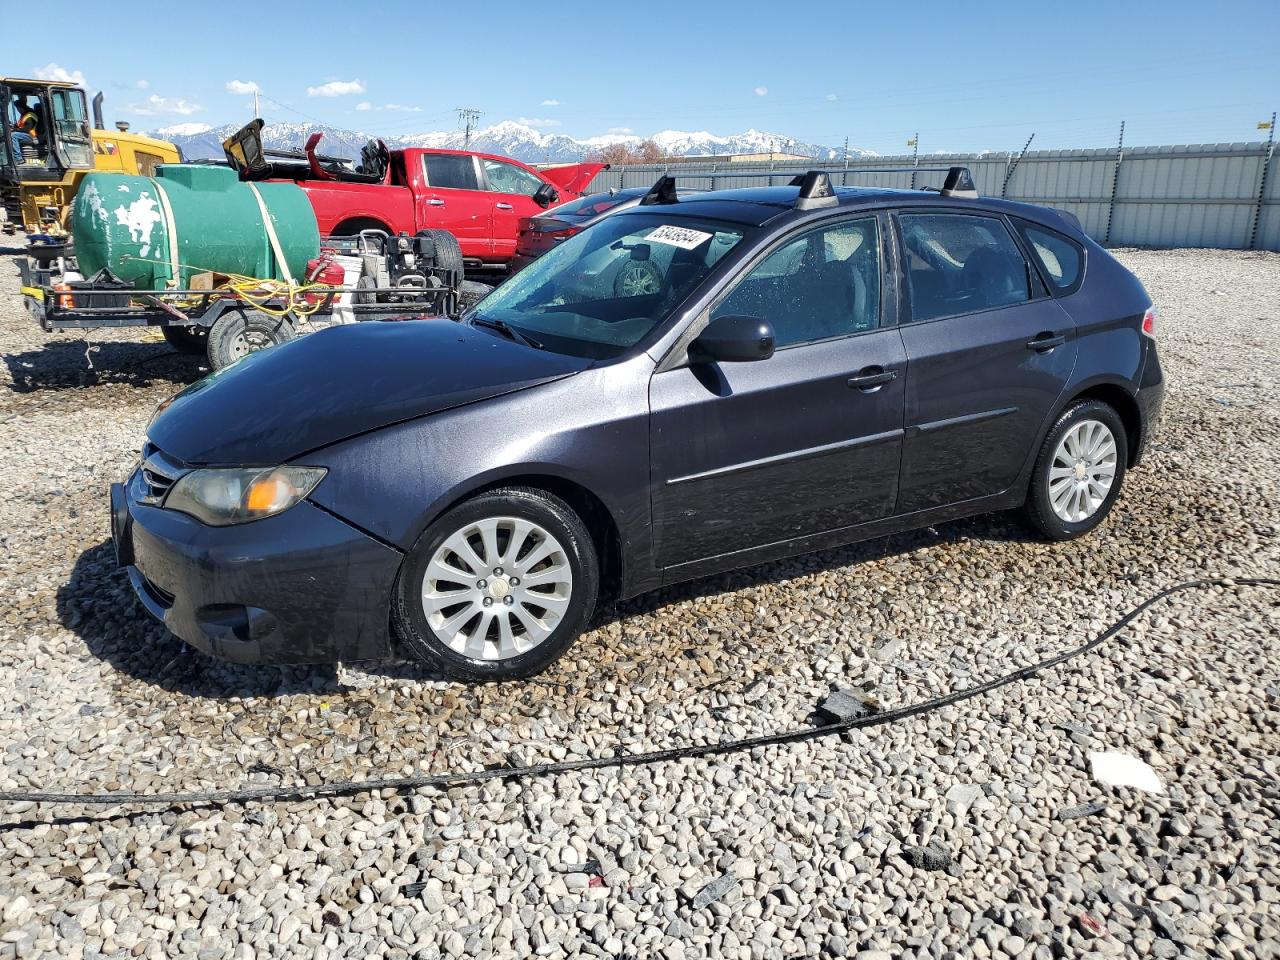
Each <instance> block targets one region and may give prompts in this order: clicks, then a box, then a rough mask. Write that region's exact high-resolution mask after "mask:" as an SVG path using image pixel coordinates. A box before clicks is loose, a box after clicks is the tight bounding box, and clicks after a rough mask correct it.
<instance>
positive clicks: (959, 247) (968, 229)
mask: <svg viewBox="0 0 1280 960" xmlns="http://www.w3.org/2000/svg"><path fill="white" fill-rule="evenodd" d="M898 224H899V227H900V230H901V233H902V249H903V259H904V261H905V263H904V265H905V267H906V274H907V282H908V284H909V286H910V291H911V321H912V322H918V321H921V320H934V319H937V318H938V317H946V316H950V315H952V314H957V313H971V312H973V311H975V310H993V309H995V308H996V307H1005V306H1009V305H1010V304H1015V303H1025V302H1026V301H1027V300H1030V299H1031V278H1030V275H1029V274H1028V272H1027V261H1026V260H1025V259H1024V258H1023V256H1022V253H1021V252H1020V251H1019V250H1018V245H1017V243H1015V242H1014V239H1013V235H1012V234H1011V233H1009V229H1008V227H1006V226H1005V224H1004V221H1003V220H1001V219H999V218H998V217H983V216H976V215H971V214H959V213H942V214H901V215H899V217H898Z"/></svg>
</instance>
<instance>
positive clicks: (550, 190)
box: [533, 183, 560, 209]
mask: <svg viewBox="0 0 1280 960" xmlns="http://www.w3.org/2000/svg"><path fill="white" fill-rule="evenodd" d="M559 199H560V194H558V193H556V188H555V187H553V186H552V185H551V184H549V183H544V184H543V185H542V186H540V187H539V188H538V189H537V190H535V191H534V194H533V202H534V203H536V204H537V205H538V206H540V207H542V208H544V209H545V208H547V207H549V206H551V205H552V204H553V203H555V202H556V201H557V200H559Z"/></svg>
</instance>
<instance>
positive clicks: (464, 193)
mask: <svg viewBox="0 0 1280 960" xmlns="http://www.w3.org/2000/svg"><path fill="white" fill-rule="evenodd" d="M422 170H423V176H424V178H425V179H424V184H423V188H422V190H421V191H420V192H419V193H418V195H417V197H416V198H415V203H416V204H417V206H418V209H417V211H416V213H417V220H418V223H419V224H420V225H421V226H423V227H431V228H438V229H442V230H448V231H449V232H450V233H452V234H453V235H454V236H455V237H457V238H458V246H460V247H461V248H462V255H463V256H464V257H474V258H477V259H482V260H489V259H492V257H493V244H492V243H491V242H490V235H491V227H492V211H491V210H490V206H491V204H490V199H489V194H488V193H487V192H486V191H484V190H482V189H481V181H480V171H479V168H478V165H477V163H476V158H475V157H474V156H473V155H472V154H469V153H424V154H422Z"/></svg>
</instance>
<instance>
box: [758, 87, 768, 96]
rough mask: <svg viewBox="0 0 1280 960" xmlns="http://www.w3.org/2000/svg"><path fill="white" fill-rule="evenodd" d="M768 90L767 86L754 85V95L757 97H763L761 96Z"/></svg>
mask: <svg viewBox="0 0 1280 960" xmlns="http://www.w3.org/2000/svg"><path fill="white" fill-rule="evenodd" d="M768 92H769V88H768V87H756V89H755V95H756V96H757V97H763V96H764V95H765V94H767V93H768Z"/></svg>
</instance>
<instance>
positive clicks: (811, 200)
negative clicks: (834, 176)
mask: <svg viewBox="0 0 1280 960" xmlns="http://www.w3.org/2000/svg"><path fill="white" fill-rule="evenodd" d="M791 186H793V187H799V188H800V193H799V194H798V195H797V196H796V204H795V206H796V209H797V210H816V209H817V208H818V207H834V206H835V205H836V204H837V203H839V200H837V199H836V191H835V188H833V187H832V186H831V178H830V177H829V176H827V172H826V171H825V170H810V171H809V172H808V173H803V174H801V175H800V176H798V177H796V178H795V179H794V180H792V181H791Z"/></svg>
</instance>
